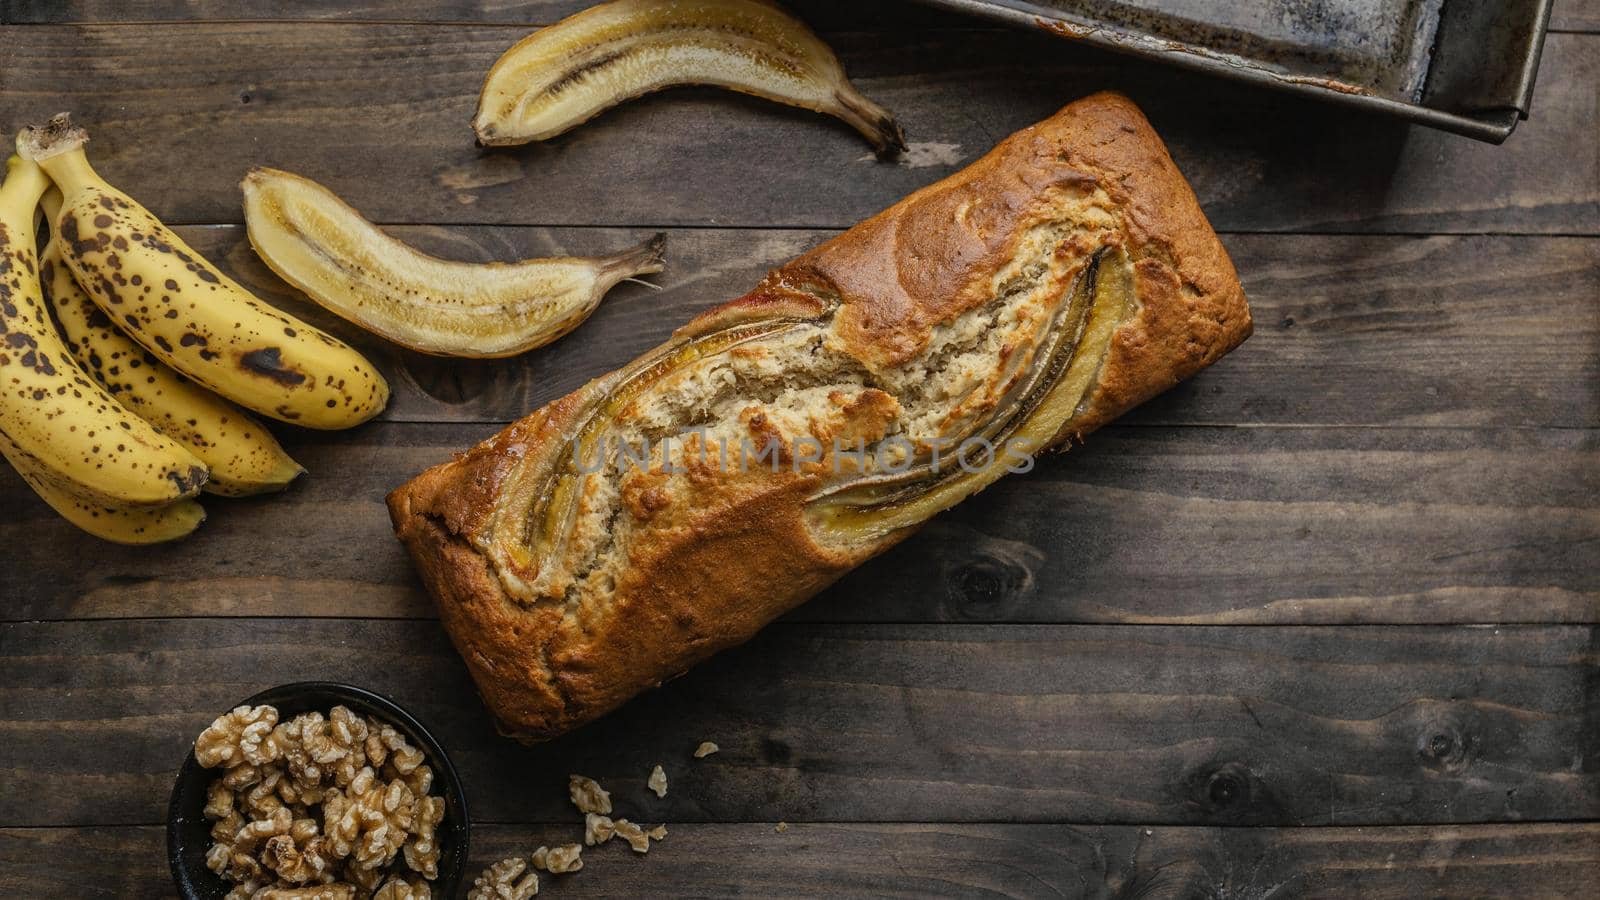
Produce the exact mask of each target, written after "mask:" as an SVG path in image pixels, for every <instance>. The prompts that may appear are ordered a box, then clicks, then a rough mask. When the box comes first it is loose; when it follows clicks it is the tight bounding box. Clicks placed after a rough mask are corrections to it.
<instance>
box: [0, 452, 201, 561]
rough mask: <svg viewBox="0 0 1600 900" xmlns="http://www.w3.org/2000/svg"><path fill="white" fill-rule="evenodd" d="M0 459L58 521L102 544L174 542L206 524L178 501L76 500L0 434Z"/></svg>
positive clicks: (196, 509) (191, 506)
mask: <svg viewBox="0 0 1600 900" xmlns="http://www.w3.org/2000/svg"><path fill="white" fill-rule="evenodd" d="M0 456H4V457H5V458H6V460H7V461H8V462H10V463H11V465H12V467H13V468H15V469H16V470H17V474H18V475H21V476H22V480H23V481H25V482H27V484H28V487H31V488H33V492H34V493H36V494H38V495H39V499H41V500H43V501H44V502H45V503H47V504H49V505H50V508H51V509H53V510H55V511H56V513H57V514H59V515H60V516H61V518H63V519H66V520H67V521H68V522H71V523H72V524H73V525H76V526H77V527H78V528H80V529H82V530H84V531H86V532H88V533H89V534H92V535H94V536H95V537H97V538H100V539H101V540H104V541H111V542H112V543H116V544H160V543H163V542H165V541H175V540H177V539H178V538H181V537H187V536H189V535H190V534H191V533H193V532H194V530H195V529H196V528H199V527H200V523H201V522H204V521H205V520H206V511H205V510H204V509H203V508H201V506H200V504H199V503H196V502H195V501H193V500H179V501H177V502H175V503H169V504H167V505H166V506H148V507H131V506H108V505H106V504H103V503H99V502H96V501H94V500H88V499H85V498H83V497H80V496H78V495H77V494H74V493H73V492H72V491H71V490H70V489H69V488H68V487H66V486H63V484H62V483H61V482H60V481H58V480H56V478H55V477H54V475H53V473H51V472H50V470H49V469H47V468H45V467H44V466H43V465H41V464H40V463H39V461H38V460H36V459H34V458H33V457H31V456H29V455H27V454H26V453H23V452H22V450H21V448H19V447H18V446H17V445H16V444H15V443H13V442H12V441H11V439H10V438H8V437H6V436H5V434H3V433H0Z"/></svg>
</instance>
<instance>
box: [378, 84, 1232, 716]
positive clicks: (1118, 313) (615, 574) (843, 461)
mask: <svg viewBox="0 0 1600 900" xmlns="http://www.w3.org/2000/svg"><path fill="white" fill-rule="evenodd" d="M1249 333H1250V313H1249V308H1248V306H1247V304H1246V301H1245V296H1244V292H1243V290H1242V288H1241V287H1240V285H1239V280H1238V277H1237V275H1235V273H1234V270H1233V266H1232V264H1231V262H1230V261H1229V259H1228V256H1227V253H1226V252H1225V251H1224V249H1223V247H1222V245H1221V243H1220V242H1219V241H1218V240H1217V237H1216V235H1215V234H1214V233H1213V232H1212V230H1211V227H1210V225H1209V224H1208V223H1207V222H1206V219H1205V216H1204V215H1203V213H1202V212H1201V210H1200V207H1199V204H1198V202H1197V201H1196V199H1195V197H1194V194H1193V192H1192V191H1191V190H1190V188H1189V186H1188V184H1187V183H1186V182H1185V181H1184V179H1183V177H1182V175H1181V174H1179V172H1178V170H1177V168H1176V166H1175V165H1174V164H1173V162H1172V159H1171V158H1170V157H1169V156H1168V154H1167V151H1166V148H1165V147H1164V146H1163V145H1162V143H1161V140H1160V139H1159V138H1158V137H1157V136H1156V134H1155V132H1154V131H1153V130H1152V129H1151V127H1150V125H1149V123H1148V122H1147V121H1145V118H1144V116H1143V115H1142V114H1140V112H1139V110H1138V109H1137V108H1136V107H1135V106H1134V105H1133V103H1132V102H1130V101H1129V100H1127V99H1126V98H1124V97H1122V96H1120V95H1116V94H1097V95H1094V96H1092V97H1088V98H1086V99H1083V100H1080V101H1078V102H1076V103H1074V104H1072V105H1070V106H1068V107H1066V108H1065V109H1063V110H1062V111H1060V112H1059V113H1057V114H1056V115H1055V116H1053V117H1051V118H1050V119H1048V120H1046V121H1044V122H1041V123H1039V124H1037V125H1035V126H1033V127H1031V128H1027V129H1024V130H1023V131H1021V132H1019V133H1017V134H1015V135H1013V136H1011V137H1010V138H1008V139H1007V140H1005V141H1003V142H1002V143H1001V144H1000V145H999V146H997V147H996V148H995V149H994V150H993V151H991V152H990V153H989V154H988V155H986V156H984V157H983V158H982V159H980V160H978V161H977V162H975V163H973V164H972V165H971V166H969V167H968V168H967V169H965V170H964V171H962V172H960V173H957V174H956V175H953V176H951V177H950V178H947V179H945V180H944V181H942V182H939V183H938V184H934V185H932V186H930V187H927V188H924V189H923V190H920V191H918V192H916V193H915V194H912V195H911V196H910V197H907V198H906V199H905V200H902V201H901V202H900V203H897V204H896V205H894V206H893V207H891V208H890V209H888V210H886V211H884V212H882V213H880V214H878V215H877V216H874V217H873V218H871V219H868V220H867V221H865V222H863V223H861V224H859V225H857V226H856V227H854V228H852V229H850V230H849V231H847V232H845V233H844V234H842V235H840V236H838V237H835V238H833V239H832V240H829V241H828V242H826V243H824V244H822V245H821V246H819V247H817V248H816V249H814V250H812V251H810V252H808V253H806V254H804V255H802V256H801V257H799V258H798V259H796V260H794V261H792V262H790V263H789V264H788V265H786V266H784V267H782V268H780V269H778V270H776V271H774V272H772V273H771V274H769V275H768V276H767V278H766V279H765V280H764V281H763V282H762V283H761V284H760V285H758V286H757V287H756V289H755V290H753V291H751V292H750V293H749V294H746V295H745V296H743V297H741V298H739V299H737V300H734V301H732V302H731V303H728V304H726V305H724V306H721V307H718V308H716V309H713V310H711V311H709V312H707V313H705V314H703V315H701V316H700V317H698V318H697V319H695V320H694V321H692V322H690V323H689V324H688V325H687V326H685V327H684V328H682V329H680V330H679V331H678V332H677V333H676V334H675V335H674V337H673V339H672V340H671V341H669V342H668V343H667V344H666V345H664V346H662V347H660V348H658V349H656V350H654V351H652V352H650V353H648V354H646V355H645V356H643V357H641V358H640V359H637V360H635V361H633V362H632V363H629V364H627V365H625V366H623V367H622V368H621V369H619V370H617V371H615V372H612V373H610V374H608V375H605V376H602V377H600V378H598V379H596V380H594V381H593V382H591V383H589V384H588V385H586V386H584V387H583V388H581V389H580V390H578V391H576V392H575V393H573V394H571V395H568V396H566V397H563V398H561V399H560V400H557V401H555V402H553V403H551V404H549V405H548V406H546V407H544V408H542V409H540V410H538V411H536V412H534V413H532V414H530V415H529V416H527V417H526V418H524V419H522V420H521V421H519V422H517V423H515V424H513V425H511V426H510V427H508V428H507V429H505V430H504V431H502V432H501V433H500V434H498V435H496V436H494V437H492V438H490V439H489V440H487V441H485V442H484V443H482V444H480V445H478V446H477V447H474V448H472V449H471V450H469V451H468V452H466V453H465V454H463V455H461V456H459V457H457V458H456V459H454V460H452V461H450V462H446V463H444V464H442V465H439V466H437V467H435V468H433V469H430V470H428V471H427V472H424V473H422V474H421V475H420V476H418V477H417V478H416V479H414V480H412V481H411V482H410V483H408V484H406V485H403V486H402V487H400V488H399V489H397V490H396V491H394V492H393V493H392V494H391V495H390V497H389V507H390V513H391V515H392V517H393V519H394V523H395V527H396V531H397V533H398V535H399V537H400V539H401V540H402V541H403V542H404V543H405V544H406V546H407V547H408V548H409V550H410V552H411V556H412V558H413V560H414V561H415V562H416V564H417V567H418V569H419V570H420V572H421V574H422V578H423V582H424V583H425V584H426V585H427V586H428V588H429V589H430V591H431V593H432V594H433V596H434V598H435V600H436V601H437V603H438V606H439V610H440V614H441V617H442V619H443V621H444V624H445V626H446V628H447V629H448V630H449V632H450V634H451V637H452V639H453V640H454V642H455V644H456V647H457V648H458V649H459V650H460V651H461V654H462V656H463V658H464V659H465V660H466V662H467V666H468V668H469V669H470V670H471V672H472V674H473V676H474V678H475V679H476V681H477V684H478V688H479V690H480V692H481V693H482V694H483V696H484V698H485V700H486V701H487V703H488V705H489V707H490V709H491V710H492V711H493V712H494V714H495V715H496V717H497V718H498V719H499V721H500V723H501V725H502V727H503V728H504V729H505V730H506V731H507V732H509V733H512V734H515V735H517V736H519V737H522V738H524V739H528V740H540V739H546V738H550V737H553V736H555V735H558V734H560V733H562V732H563V731H566V730H568V729H570V728H572V727H574V726H577V725H579V724H582V723H583V722H586V721H589V720H591V719H593V718H595V717H596V716H598V715H600V714H602V713H604V712H606V711H607V710H610V709H612V708H614V707H616V706H617V705H619V704H621V703H622V702H624V701H625V700H627V699H628V698H629V697H630V696H632V695H634V694H635V693H637V692H639V691H641V690H644V689H646V688H648V687H651V686H654V685H656V684H659V683H660V682H661V681H663V680H665V679H667V678H671V677H673V676H675V675H678V674H680V673H682V672H683V671H684V670H686V669H687V668H689V667H690V666H692V665H694V664H695V663H696V662H698V661H700V660H702V659H704V658H705V657H707V656H709V655H710V654H712V653H714V652H716V651H717V650H719V649H722V648H724V647H728V646H731V645H733V644H737V643H739V642H741V641H744V640H746V639H748V638H749V637H750V636H751V635H753V634H754V633H755V632H756V631H757V630H758V629H759V628H760V627H761V626H763V625H765V624H766V623H767V622H769V621H771V620H772V619H774V618H776V617H777V616H779V615H781V614H783V613H784V612H785V611H787V610H789V609H790V608H792V607H793V606H795V605H796V604H798V603H800V602H802V601H804V600H805V599H807V598H808V597H810V596H812V595H813V594H815V593H817V592H818V591H820V590H822V589H823V588H824V587H826V586H827V585H828V584H830V583H832V582H833V581H834V580H835V579H836V578H838V577H839V576H840V575H842V574H844V573H845V572H847V571H848V570H850V569H851V568H852V567H854V566H856V565H859V564H861V563H862V562H864V561H866V560H867V559H869V558H871V557H872V556H875V555H877V554H878V553H881V552H883V551H884V550H885V549H887V548H889V547H891V546H893V545H894V544H895V543H896V542H898V541H900V540H902V539H904V538H905V537H906V536H907V535H910V534H912V533H913V532H914V531H915V530H916V529H917V527H918V526H919V525H921V524H922V523H924V522H926V521H927V520H928V519H929V518H931V517H932V516H934V515H936V514H938V513H939V512H940V511H941V510H944V509H947V508H949V507H950V506H952V505H954V504H956V503H958V502H960V501H961V500H963V499H964V498H966V497H969V496H970V495H972V494H973V493H975V492H977V491H979V490H981V489H982V488H984V487H986V486H988V485H990V484H992V483H994V482H995V481H996V480H997V479H999V478H1000V477H1002V476H1003V475H1005V474H1007V473H1008V472H1019V473H1020V472H1024V471H1027V470H1028V469H1029V468H1031V467H1032V466H1033V465H1034V461H1035V460H1036V459H1037V457H1038V456H1039V455H1040V454H1042V453H1044V452H1046V451H1049V450H1052V449H1062V448H1065V447H1066V446H1067V445H1068V444H1070V443H1071V442H1073V441H1076V440H1079V439H1081V438H1083V437H1084V436H1085V435H1086V434H1088V433H1089V432H1091V431H1093V430H1094V429H1095V428H1098V427H1099V426H1100V425H1103V424H1104V423H1106V422H1108V421H1110V420H1111V419H1112V418H1114V417H1116V416H1118V415H1120V414H1121V413H1123V412H1125V411H1127V410H1128V409H1130V408H1132V407H1133V406H1135V405H1137V404H1138V403H1141V402H1143V401H1144V400H1146V399H1148V398H1150V397H1152V396H1154V395H1156V394H1158V393H1160V392H1161V391H1164V390H1166V389H1167V388H1169V387H1171V386H1172V385H1174V384H1176V383H1178V382H1179V381H1181V380H1182V379H1184V378H1186V377H1188V376H1190V375H1193V374H1194V373H1195V372H1197V371H1199V370H1200V369H1202V368H1204V367H1205V366H1207V365H1209V364H1210V363H1212V362H1214V361H1216V360H1217V359H1218V358H1220V357H1221V356H1222V355H1223V354H1225V353H1227V352H1228V351H1230V350H1231V349H1233V348H1234V347H1235V346H1237V345H1238V344H1239V343H1240V342H1241V341H1243V340H1244V339H1245V338H1246V337H1247V336H1248V335H1249ZM1071 515H1072V510H1070V509H1063V510H1062V516H1063V517H1070V516H1071Z"/></svg>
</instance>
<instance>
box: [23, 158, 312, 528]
mask: <svg viewBox="0 0 1600 900" xmlns="http://www.w3.org/2000/svg"><path fill="white" fill-rule="evenodd" d="M43 206H44V211H45V218H46V219H48V220H50V221H54V220H55V219H56V218H57V217H58V216H59V215H60V212H61V194H60V192H59V191H56V190H55V189H51V190H50V192H49V193H47V194H45V197H44V204H43ZM61 243H62V242H61V235H60V234H59V233H57V234H52V235H51V236H50V241H49V243H48V244H46V245H45V249H44V255H43V256H42V257H41V258H40V261H39V277H40V279H41V281H42V282H43V285H44V290H45V298H46V302H47V304H48V305H49V306H50V308H51V309H53V310H54V311H55V314H56V322H57V323H58V324H59V325H60V326H61V334H62V336H63V337H64V338H66V343H67V347H68V348H70V349H71V350H72V352H73V354H74V355H75V356H76V357H77V358H78V363H79V365H81V366H83V369H84V371H86V372H88V373H89V374H90V375H91V376H93V378H94V380H95V381H97V382H99V383H100V386H101V387H104V388H105V389H106V391H107V392H108V393H110V394H111V396H113V397H115V398H117V400H118V401H120V402H121V403H122V405H123V406H126V407H127V408H128V409H129V410H131V411H132V412H133V413H134V414H135V415H137V416H139V417H140V418H142V419H144V420H145V421H146V422H149V423H150V424H151V425H153V426H155V429H156V430H157V431H159V432H161V433H162V434H164V435H166V436H167V437H169V438H172V439H173V440H175V441H177V442H178V443H180V444H182V445H183V446H184V447H186V448H188V450H189V452H191V453H193V454H194V455H195V456H197V457H199V458H200V461H201V462H203V463H205V465H206V467H207V468H209V469H210V470H211V478H210V480H209V481H207V482H206V484H205V490H206V491H207V492H208V493H212V494H220V495H222V496H225V497H242V496H245V495H248V494H261V493H266V492H268V491H281V490H283V489H284V488H285V487H288V485H289V482H291V481H293V480H294V479H295V477H296V476H298V475H299V474H300V473H302V472H304V471H305V470H304V469H302V468H301V467H300V464H299V463H296V462H295V461H294V460H293V459H290V458H289V454H287V453H285V452H283V448H282V447H281V446H279V445H278V442H277V440H275V439H274V438H273V436H272V434H271V432H269V431H267V430H266V428H264V427H262V425H261V423H260V422H257V421H256V420H255V419H254V418H253V417H252V416H250V415H249V414H248V413H246V412H245V411H244V410H242V409H239V408H238V407H236V406H234V405H233V404H231V403H229V402H228V401H226V400H224V399H222V398H221V397H218V396H217V395H216V394H213V393H211V392H210V391H208V390H206V389H205V388H203V387H200V386H199V385H197V384H195V383H194V382H192V381H190V380H189V379H187V378H184V377H183V376H182V375H179V374H178V373H177V372H174V371H173V370H172V369H171V368H169V367H167V366H166V365H165V364H163V363H162V362H161V361H160V360H158V359H156V358H155V357H154V356H152V355H151V354H150V352H149V351H147V350H145V349H144V348H143V347H141V346H139V345H138V344H137V343H135V342H134V341H133V340H132V339H131V338H129V337H128V336H127V335H125V334H123V333H122V331H121V330H120V329H118V328H117V326H116V325H115V324H114V323H112V321H111V320H110V319H109V318H107V317H106V314H105V313H103V312H101V311H100V307H98V306H96V305H95V304H94V301H93V300H90V299H89V295H88V294H85V293H84V292H83V289H82V288H81V287H79V286H78V282H77V281H76V280H74V279H73V277H72V271H71V270H70V269H68V268H67V266H66V264H65V263H64V262H62V260H61V254H62V246H61Z"/></svg>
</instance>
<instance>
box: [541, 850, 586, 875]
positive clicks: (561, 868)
mask: <svg viewBox="0 0 1600 900" xmlns="http://www.w3.org/2000/svg"><path fill="white" fill-rule="evenodd" d="M533 867H534V868H535V869H543V870H544V871H546V872H549V873H550V874H551V875H563V874H565V873H567V872H576V871H578V870H579V869H581V868H583V845H581V844H562V845H561V846H559V847H540V848H539V849H537V850H535V851H533Z"/></svg>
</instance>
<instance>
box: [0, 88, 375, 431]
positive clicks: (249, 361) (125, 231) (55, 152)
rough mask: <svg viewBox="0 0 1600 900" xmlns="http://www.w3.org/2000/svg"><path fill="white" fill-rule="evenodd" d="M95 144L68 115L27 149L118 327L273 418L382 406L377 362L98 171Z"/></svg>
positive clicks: (353, 415) (77, 258) (364, 414)
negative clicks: (92, 159)
mask: <svg viewBox="0 0 1600 900" xmlns="http://www.w3.org/2000/svg"><path fill="white" fill-rule="evenodd" d="M86 140H88V136H87V135H86V134H85V133H84V132H83V130H82V129H80V128H76V127H74V126H73V125H72V124H71V122H70V121H69V120H68V118H67V116H66V114H64V113H63V114H61V115H58V116H56V117H55V118H53V119H51V120H50V122H49V123H48V124H47V125H44V126H42V127H38V128H29V129H25V130H24V132H23V138H22V141H21V142H20V144H19V147H20V148H21V150H22V152H23V153H24V155H27V156H31V157H32V158H33V159H35V160H37V161H38V162H39V165H41V166H42V167H44V170H45V171H46V172H48V173H49V174H50V178H51V179H52V180H53V181H55V183H56V186H57V187H59V188H60V189H61V193H62V197H63V199H62V208H61V213H60V216H59V218H58V219H57V220H56V221H55V222H53V223H52V225H53V226H54V227H55V228H56V230H57V231H58V233H59V234H60V235H61V237H62V246H61V250H62V259H63V260H64V261H65V262H66V263H67V265H68V266H69V267H70V268H71V269H72V274H73V275H74V276H76V278H77V281H78V284H79V285H81V286H82V287H83V289H84V291H85V292H86V293H88V295H89V296H90V298H91V299H93V300H94V302H95V304H96V305H97V306H99V307H100V309H101V310H103V311H104V312H105V314H106V315H107V316H108V317H109V318H110V319H111V321H113V322H115V323H116V324H117V326H118V327H119V328H122V329H123V331H124V332H125V333H126V334H127V335H128V336H129V337H131V338H133V339H134V340H135V341H137V342H139V344H140V345H142V346H143V347H144V348H145V349H146V350H149V351H150V352H151V353H152V354H154V355H155V356H156V357H157V358H158V359H160V360H161V361H162V362H164V363H166V364H167V365H169V366H171V367H172V368H174V369H176V370H178V371H179V372H181V373H183V374H184V375H186V376H188V377H189V378H192V379H194V380H195V381H197V382H199V383H200V384H202V385H204V386H205V387H207V388H210V389H211V390H213V391H215V392H217V393H218V394H221V395H222V396H224V397H226V398H228V399H229V400H232V401H234V402H235V403H238V404H239V405H241V406H244V407H246V408H248V409H252V410H254V411H256V412H258V413H261V414H262V415H265V416H271V417H272V418H274V419H279V420H282V421H285V422H292V423H294V424H296V425H303V426H306V427H307V428H321V429H334V428H349V427H351V426H353V425H358V424H360V423H362V422H365V421H366V420H368V419H370V418H372V417H373V416H375V415H377V414H378V413H379V412H380V411H382V410H383V407H384V405H385V404H386V403H387V402H388V400H389V385H388V384H387V383H386V382H385V381H384V380H383V376H382V375H380V374H379V373H378V371H377V369H375V368H374V367H373V365H372V364H371V363H370V362H368V361H367V360H366V359H365V358H364V357H362V355H361V354H359V353H357V352H356V351H355V350H352V349H351V348H350V347H348V346H346V345H345V344H343V343H342V342H340V341H338V340H336V339H334V338H333V337H331V336H330V335H328V334H325V333H323V332H322V331H319V330H318V329H316V328H313V327H312V326H310V325H307V324H306V323H305V322H302V321H300V320H299V319H297V318H295V317H293V316H291V315H288V314H287V313H284V312H282V311H280V310H277V309H274V308H273V307H271V306H269V305H267V304H265V303H263V302H261V301H260V300H257V299H256V298H255V297H254V296H252V295H251V294H250V292H249V291H246V290H245V289H244V288H243V287H240V286H239V285H238V284H237V283H235V282H234V281H233V280H232V279H231V278H229V277H227V276H226V275H224V274H222V273H221V272H220V271H218V270H217V269H216V267H215V266H213V265H211V263H209V262H207V261H206V260H205V259H204V258H203V257H201V256H200V255H199V254H198V253H196V252H195V251H194V250H193V249H191V248H190V247H189V246H188V245H187V244H185V243H184V242H183V241H182V239H180V238H179V237H178V236H177V235H175V234H173V233H172V231H171V230H170V229H169V228H167V227H166V226H165V225H163V224H161V222H160V220H158V219H157V218H156V217H155V216H154V215H152V214H151V213H150V212H149V211H148V210H146V209H145V208H144V207H143V206H140V205H139V204H138V203H137V202H136V201H134V200H133V199H132V198H131V197H129V196H128V195H127V194H124V193H123V192H122V191H119V190H117V189H116V188H114V187H112V186H111V185H109V184H107V183H106V182H105V180H104V179H102V178H101V177H100V176H99V175H97V174H96V173H95V171H94V169H93V168H91V167H90V165H89V160H88V158H87V157H85V156H84V152H83V144H84V142H85V141H86Z"/></svg>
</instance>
